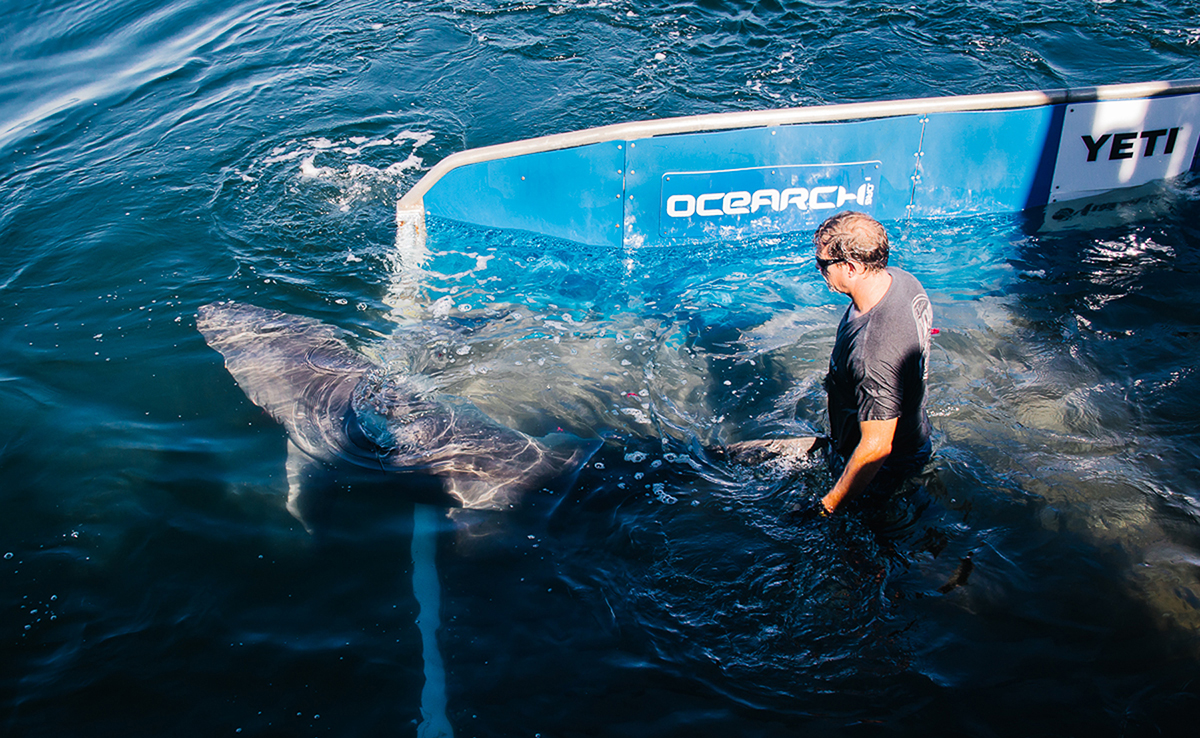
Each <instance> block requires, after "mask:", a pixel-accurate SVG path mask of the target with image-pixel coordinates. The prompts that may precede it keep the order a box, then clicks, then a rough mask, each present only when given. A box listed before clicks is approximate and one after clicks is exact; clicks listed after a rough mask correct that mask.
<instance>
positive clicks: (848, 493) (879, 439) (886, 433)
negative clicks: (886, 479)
mask: <svg viewBox="0 0 1200 738" xmlns="http://www.w3.org/2000/svg"><path fill="white" fill-rule="evenodd" d="M899 423H900V419H899V418H893V419H891V420H864V421H863V422H861V423H859V430H860V431H861V432H862V438H861V439H860V440H859V442H858V445H857V446H855V447H854V452H853V453H851V454H850V458H849V459H848V460H847V461H846V468H845V469H843V470H842V475H841V476H840V477H838V480H837V482H836V483H835V484H834V485H833V489H831V490H829V493H828V494H827V495H825V497H824V498H822V499H821V504H822V505H824V507H825V510H826V511H827V512H833V511H834V510H836V509H837V508H838V505H841V504H842V502H844V501H845V500H846V499H848V498H851V497H854V496H855V495H857V494H858V493H860V492H862V491H863V490H864V489H865V488H866V486H867V485H868V484H870V483H871V480H872V479H874V478H875V474H876V473H878V472H879V467H881V466H883V462H884V461H886V460H887V457H888V456H889V455H890V454H891V453H892V440H893V439H895V437H896V426H897V425H899Z"/></svg>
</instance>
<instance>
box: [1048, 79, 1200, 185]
mask: <svg viewBox="0 0 1200 738" xmlns="http://www.w3.org/2000/svg"><path fill="white" fill-rule="evenodd" d="M1197 123H1200V95H1179V96H1176V97H1163V98H1150V99H1142V100H1104V101H1101V102H1090V103H1072V104H1069V105H1068V106H1067V111H1066V117H1065V118H1064V120H1063V132H1062V139H1061V140H1060V143H1059V146H1058V160H1057V163H1056V164H1055V167H1054V181H1053V182H1052V183H1051V186H1050V202H1058V201H1060V200H1071V199H1076V198H1081V197H1088V196H1090V195H1094V194H1097V193H1101V192H1106V191H1109V190H1114V189H1118V188H1122V187H1136V186H1137V185H1141V184H1146V183H1147V182H1151V181H1153V180H1156V179H1165V178H1168V177H1174V176H1176V175H1178V174H1181V173H1183V172H1185V171H1187V170H1188V169H1190V168H1191V166H1192V157H1194V156H1195V154H1196V139H1197V134H1198V132H1200V126H1198V125H1197Z"/></svg>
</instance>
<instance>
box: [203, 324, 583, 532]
mask: <svg viewBox="0 0 1200 738" xmlns="http://www.w3.org/2000/svg"><path fill="white" fill-rule="evenodd" d="M196 327H197V328H198V329H199V330H200V333H201V334H203V336H204V339H205V340H206V341H207V342H208V345H209V346H211V347H212V348H214V349H216V350H217V351H219V352H220V353H221V354H222V355H223V356H224V357H225V366H226V368H227V369H228V370H229V373H230V374H232V375H233V378H234V379H235V380H237V383H238V385H239V386H240V387H241V388H242V390H243V391H244V392H245V393H246V395H247V396H248V397H249V398H250V400H251V401H252V402H254V404H256V405H258V406H259V407H261V408H263V409H264V410H266V411H267V412H268V413H269V414H270V415H271V417H272V418H274V419H275V420H276V421H277V422H279V423H280V424H282V425H283V426H284V427H285V428H286V429H287V433H288V460H287V471H288V509H289V510H290V511H291V512H292V514H293V515H296V517H297V518H300V517H301V515H300V512H299V507H298V502H299V495H300V491H301V486H302V484H303V482H304V481H305V479H306V478H309V477H312V476H315V475H317V474H319V473H323V472H324V471H325V470H328V469H330V468H334V467H341V468H343V469H345V468H347V466H349V467H351V468H357V470H359V471H360V472H361V473H366V474H368V475H370V476H378V475H380V474H403V475H407V476H406V477H404V478H400V477H396V478H395V480H396V482H397V483H398V484H399V483H402V482H405V481H407V482H409V483H411V484H412V486H413V487H414V488H415V487H417V486H419V482H421V481H430V480H432V481H433V482H435V483H436V484H438V485H439V486H440V487H441V491H442V492H443V493H444V494H445V495H446V496H447V497H448V498H449V499H447V502H448V503H449V504H451V505H457V506H461V507H467V508H493V509H499V508H503V507H507V506H509V505H511V504H512V503H513V502H515V501H516V500H517V498H518V497H519V496H520V495H521V494H522V493H524V492H527V491H530V490H537V489H539V488H541V487H544V486H548V485H553V484H562V483H564V482H566V483H568V484H569V483H570V482H571V481H572V480H573V479H574V477H575V475H576V474H577V473H578V471H579V469H580V468H581V467H582V466H583V465H584V464H585V463H587V461H588V459H589V458H591V456H592V454H594V453H595V452H596V450H597V449H598V448H599V447H600V445H601V442H600V441H598V440H590V441H589V440H583V439H580V438H578V437H576V436H573V435H569V434H550V435H548V436H544V437H541V438H534V437H532V436H529V435H526V434H525V433H521V432H520V431H517V430H515V429H512V428H509V427H507V426H504V425H501V424H500V423H497V422H496V421H494V420H492V419H491V418H489V417H488V416H487V415H485V414H484V413H483V412H482V411H480V410H479V409H478V408H476V407H475V406H474V405H472V404H471V403H469V402H467V401H465V400H462V399H458V398H452V397H447V396H445V395H438V394H436V393H431V392H429V391H427V390H425V389H424V388H423V387H422V383H421V382H419V381H416V379H415V378H413V377H410V376H403V375H394V374H389V373H387V372H385V371H384V370H383V368H382V367H380V366H379V365H377V364H375V363H374V362H372V361H370V360H369V359H368V358H367V357H365V356H363V355H362V354H360V353H358V352H356V351H354V350H353V349H351V348H350V346H349V345H348V344H347V342H346V340H345V336H346V334H345V333H344V332H343V331H342V330H340V329H338V328H335V327H334V326H331V325H327V324H324V323H321V322H319V321H316V320H313V319H311V318H305V317H301V316H297V315H289V314H287V313H282V312H279V311H276V310H267V309H264V308H260V307H256V306H254V305H247V304H242V303H235V302H220V303H212V304H209V305H205V306H204V307H202V308H200V311H199V313H198V315H197V318H196Z"/></svg>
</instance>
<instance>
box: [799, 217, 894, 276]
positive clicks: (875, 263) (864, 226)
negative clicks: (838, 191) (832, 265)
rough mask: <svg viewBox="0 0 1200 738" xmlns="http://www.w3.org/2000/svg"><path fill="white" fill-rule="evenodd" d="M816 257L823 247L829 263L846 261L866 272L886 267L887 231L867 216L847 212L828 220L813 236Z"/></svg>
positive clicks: (888, 247)
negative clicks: (854, 263) (863, 267)
mask: <svg viewBox="0 0 1200 738" xmlns="http://www.w3.org/2000/svg"><path fill="white" fill-rule="evenodd" d="M813 243H814V244H815V245H816V247H817V253H818V254H819V253H820V252H821V248H822V247H824V249H825V251H826V253H827V255H828V257H829V258H830V259H846V260H847V261H855V262H858V263H859V264H862V265H863V266H865V267H866V268H867V270H868V271H873V270H876V269H883V268H885V267H886V266H887V264H888V252H889V250H890V246H889V244H888V236H887V231H886V230H884V228H883V226H882V225H881V224H880V223H879V221H877V220H875V219H874V218H872V217H871V216H869V215H867V214H866V213H859V212H855V211H853V210H846V211H844V212H841V213H838V214H837V215H832V216H830V217H829V218H828V219H827V220H826V221H825V222H824V223H822V224H821V227H820V228H818V229H817V232H816V235H814V236H813Z"/></svg>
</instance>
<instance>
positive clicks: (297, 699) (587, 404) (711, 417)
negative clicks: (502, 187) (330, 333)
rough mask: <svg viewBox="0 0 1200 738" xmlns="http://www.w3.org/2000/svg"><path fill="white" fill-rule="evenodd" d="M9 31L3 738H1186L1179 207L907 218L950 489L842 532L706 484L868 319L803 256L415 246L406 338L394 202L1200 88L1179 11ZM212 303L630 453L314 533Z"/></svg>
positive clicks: (304, 5) (899, 232)
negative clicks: (476, 502)
mask: <svg viewBox="0 0 1200 738" xmlns="http://www.w3.org/2000/svg"><path fill="white" fill-rule="evenodd" d="M3 8H4V12H3V15H2V16H0V734H3V735H12V736H51V735H54V736H59V735H72V736H110V735H157V734H167V733H170V734H173V735H197V736H200V735H203V736H213V735H265V736H269V735H286V736H294V735H335V736H347V735H366V736H376V735H400V736H407V735H422V736H428V735H437V734H439V733H441V734H443V735H445V734H449V733H453V734H454V735H458V736H530V737H533V736H676V735H680V736H682V735H688V736H708V735H714V736H716V735H721V736H726V735H738V736H793V735H830V736H843V735H905V736H907V735H939V734H965V735H980V736H988V735H1054V736H1060V735H1088V736H1107V735H1114V736H1115V735H1131V736H1140V735H1185V734H1186V735H1190V734H1191V733H1192V732H1193V731H1194V722H1195V717H1196V715H1200V666H1198V662H1197V659H1198V657H1200V568H1198V567H1200V485H1198V484H1197V479H1198V472H1200V468H1198V467H1200V464H1198V463H1197V453H1198V450H1200V434H1198V432H1197V418H1198V417H1200V399H1197V398H1200V385H1198V380H1200V377H1198V376H1197V373H1196V369H1195V367H1196V364H1197V361H1198V359H1200V297H1198V296H1197V293H1196V289H1195V285H1196V284H1197V283H1198V275H1200V228H1198V227H1197V225H1196V224H1197V223H1200V185H1198V184H1197V183H1196V182H1195V181H1194V180H1193V179H1191V178H1190V177H1187V178H1184V179H1183V180H1181V181H1179V182H1174V183H1171V185H1170V186H1169V187H1167V188H1165V189H1164V191H1163V192H1162V193H1160V194H1159V195H1157V196H1156V197H1155V199H1154V203H1153V207H1152V208H1150V209H1148V210H1147V211H1144V212H1139V213H1131V214H1129V216H1128V217H1127V218H1124V219H1122V220H1121V221H1115V222H1110V223H1107V224H1105V225H1104V226H1103V227H1097V228H1095V229H1093V230H1089V231H1084V232H1060V233H1039V232H1037V231H1036V229H1034V228H1032V227H1031V226H1030V221H1027V220H1026V219H1024V218H1022V217H1018V216H997V217H987V218H970V219H948V220H932V221H905V222H894V223H889V224H888V226H889V228H890V230H891V232H892V235H893V243H894V244H895V260H896V263H898V264H899V265H900V266H902V267H903V268H906V269H908V270H909V271H912V272H913V273H914V274H916V275H917V276H918V277H920V278H921V280H922V281H923V282H924V283H925V285H926V287H927V289H928V290H929V294H930V297H931V300H932V301H933V304H934V309H935V326H936V327H937V328H938V331H939V332H938V335H937V336H936V338H935V342H934V353H933V361H932V365H931V369H930V371H931V381H930V386H931V391H930V411H931V415H932V419H933V423H934V426H935V429H936V437H935V456H934V459H933V462H932V463H931V465H930V467H929V468H928V469H927V470H926V472H925V473H924V474H922V475H921V477H920V478H918V479H917V480H915V481H914V483H913V484H912V485H911V486H910V487H909V488H908V489H907V490H906V491H905V494H904V495H902V496H901V497H899V498H897V499H895V500H892V501H891V502H889V503H888V504H887V505H884V506H881V507H880V509H878V510H876V511H871V510H858V511H855V512H852V513H850V514H847V515H845V516H840V517H839V518H838V519H836V520H835V521H833V522H831V523H824V524H815V523H811V522H804V521H796V520H794V519H791V518H789V517H788V516H787V515H786V510H787V508H788V507H789V506H790V505H791V504H793V503H795V502H796V501H798V500H803V499H807V498H808V497H810V496H812V495H813V494H816V493H818V492H819V491H820V490H821V489H823V488H824V487H827V486H828V485H829V484H830V479H829V474H828V472H827V470H826V469H825V468H824V467H823V466H821V465H819V464H814V465H811V466H802V467H797V468H781V467H778V466H763V467H758V468H745V467H736V466H731V465H729V464H727V463H724V462H722V461H721V460H719V459H714V458H713V457H712V456H711V455H710V454H708V453H707V452H706V450H705V449H706V447H707V446H710V445H712V444H715V443H724V442H728V441H733V440H740V439H745V438H755V437H761V436H764V435H772V434H786V433H798V434H811V433H813V432H820V431H822V430H823V429H824V425H823V424H824V418H823V416H822V411H823V397H822V393H821V389H820V378H821V375H822V374H823V371H824V366H825V362H826V361H827V358H828V352H829V349H830V346H831V344H832V339H833V332H834V326H835V324H836V321H837V319H838V317H839V315H840V313H841V311H842V310H844V308H845V303H844V301H843V299H842V298H839V297H838V296H836V295H833V294H831V293H829V292H828V290H827V289H826V288H825V286H824V284H823V282H822V281H821V279H820V277H819V275H818V274H817V272H816V270H815V268H814V265H813V260H812V255H811V251H810V247H809V245H808V241H809V234H795V235H794V236H788V237H774V238H765V239H757V240H751V241H743V242H735V243H714V244H709V245H705V246H703V247H699V248H689V249H687V250H686V251H673V250H666V249H662V250H655V249H631V250H620V251H616V250H611V249H598V248H591V247H581V246H578V245H575V244H568V243H562V242H556V241H551V240H547V239H541V238H537V237H533V236H530V235H528V234H514V233H502V232H494V231H485V230H480V229H474V228H470V227H467V226H464V225H461V224H456V223H449V222H438V221H434V222H432V223H431V224H430V231H431V238H430V242H429V248H430V259H429V262H428V263H427V264H426V265H425V268H424V271H423V272H422V273H420V274H419V275H418V276H419V279H418V280H417V282H416V283H415V284H414V283H412V282H411V281H409V282H406V283H404V284H403V285H401V287H402V290H401V291H402V292H403V297H404V298H405V300H408V302H407V303H405V309H404V310H397V309H396V306H397V295H398V289H401V288H398V287H397V285H398V283H400V282H402V281H403V279H410V280H411V278H412V274H404V275H400V274H398V273H397V267H396V259H395V245H394V241H395V232H394V219H393V207H394V203H395V201H396V198H397V197H398V196H399V195H401V194H403V192H404V191H406V190H407V188H408V187H410V186H411V185H412V184H414V183H415V182H416V181H417V180H418V179H419V178H420V176H421V175H422V174H423V173H424V172H425V171H427V170H428V169H429V168H430V167H432V166H433V165H434V164H435V163H436V162H437V161H439V160H440V159H442V158H443V157H445V156H447V155H449V154H450V153H453V152H455V151H459V150H462V149H464V148H468V147H475V146H482V145H488V144H494V143H500V142H505V141H511V140H515V139H520V138H526V137H531V136H537V135H543V134H550V133H557V132H561V131H566V130H573V129H579V128H584V127H589V126H595V125H602V124H607V123H616V122H623V121H630V120H640V119H648V118H656V117H665V116H673V115H684V114H694V113H709V112H725V111H733V110H748V109H765V108H771V107H780V106H791V105H810V104H819V103H838V102H851V101H865V100H876V99H890V98H905V97H917V96H928V95H942V94H965V93H975V92H1001V91H1012V90H1022V89H1037V88H1059V87H1067V86H1087V85H1094V84H1107V83H1121V82H1136V81H1147V80H1156V79H1184V78H1193V77H1200V6H1198V5H1197V4H1196V3H1194V2H1172V3H1167V2H1165V1H1158V0H1143V1H1140V2H1134V1H1130V2H1093V1H1084V0H1066V1H1065V2H1044V1H1039V0H1026V1H1022V2H1015V1H1008V0H993V1H991V2H932V3H924V4H911V3H909V4H892V3H882V2H850V1H849V0H845V1H837V0H810V1H809V2H756V3H724V2H712V1H705V2H690V3H674V2H672V3H668V2H647V1H638V0H612V1H611V2H609V1H604V0H589V1H587V2H571V1H568V0H561V1H559V2H541V1H540V0H533V1H530V2H483V1H474V2H467V1H463V2H435V1H433V0H418V1H413V2H403V3H400V2H390V3H385V2H379V1H378V0H358V1H354V2H337V3H332V2H331V3H319V2H274V3H268V2H261V1H258V0H254V1H247V2H228V1H226V0H214V1H210V2H204V3H201V2H195V1H193V0H184V1H177V2H157V3H152V2H138V1H135V0H116V1H115V2H113V1H112V0H110V1H109V2H104V3H101V2H94V1H86V2H84V1H80V0H72V1H69V2H25V3H17V2H12V1H11V0H9V1H6V2H3ZM1035 220H1036V219H1035ZM402 278H403V279H402ZM226 299H235V300H242V301H247V302H252V303H255V304H258V305H262V306H264V307H270V308H275V309H279V310H284V311H287V312H290V313H295V314H300V315H305V316H309V317H313V318H317V319H319V320H322V321H325V322H327V323H330V324H334V325H337V326H340V327H341V328H343V329H345V330H347V331H348V332H349V333H350V334H351V335H353V336H354V341H355V345H356V347H358V348H359V349H360V350H362V351H363V352H365V353H367V354H369V355H371V356H372V357H374V358H376V359H377V360H379V361H381V362H383V363H385V364H386V365H387V366H388V367H389V368H390V369H391V370H393V371H395V372H403V373H416V374H420V375H421V376H422V377H424V379H422V381H424V382H428V383H429V384H430V386H431V387H435V388H437V389H439V390H441V391H444V392H447V393H451V394H454V395H458V396H460V397H465V398H468V399H469V400H471V401H472V402H474V403H475V404H476V405H478V406H479V407H480V408H482V409H483V410H485V411H486V412H488V413H489V414H490V415H491V416H492V417H493V418H495V419H497V420H499V421H501V422H504V423H506V424H509V425H511V426H513V427H517V428H520V429H521V430H524V431H527V432H530V433H534V434H542V433H546V432H550V431H555V430H557V429H560V428H561V429H564V430H567V431H571V432H574V433H577V434H579V435H581V436H587V437H599V438H603V439H604V441H605V443H604V446H603V448H602V449H601V450H600V452H598V453H597V455H596V457H594V459H593V462H592V463H591V464H589V466H588V467H587V468H585V469H584V470H583V471H582V473H581V474H580V477H579V479H578V481H577V482H576V484H575V485H574V487H573V488H572V489H571V490H570V491H569V492H566V493H563V492H560V493H557V494H550V493H548V492H545V493H532V494H530V495H528V497H527V499H525V500H522V501H521V503H520V504H518V505H516V506H515V507H514V508H513V509H511V510H505V511H499V512H484V511H462V510H458V511H449V510H444V509H440V508H421V509H419V510H415V509H414V506H413V504H412V502H411V500H410V499H408V498H407V497H406V496H405V495H404V489H403V485H401V484H398V485H397V486H396V488H394V489H393V488H385V489H361V488H353V487H345V488H342V489H340V490H338V491H337V493H336V494H334V495H331V496H330V499H327V500H324V501H323V503H324V504H323V505H322V514H321V515H320V517H319V518H318V519H316V520H314V521H311V525H310V527H311V528H312V530H311V531H310V530H306V528H305V526H303V525H301V524H300V522H299V521H297V520H296V519H295V518H293V517H292V516H291V515H290V514H289V513H288V512H287V510H286V509H285V505H284V499H285V494H286V488H287V481H286V475H285V472H284V459H285V434H284V432H283V430H282V429H281V428H280V427H279V426H278V425H276V424H275V423H274V422H273V421H272V420H271V419H270V418H269V417H268V416H266V415H265V414H264V413H263V412H262V411H260V410H259V409H258V408H256V407H255V406H254V405H253V404H251V403H250V401H249V400H247V399H246V397H245V395H244V394H243V393H242V391H241V390H240V389H238V387H237V385H236V384H235V383H234V381H233V379H232V377H231V376H230V375H229V374H228V372H227V371H226V370H225V369H224V367H223V363H222V360H221V357H220V356H219V355H218V354H217V353H216V352H214V351H212V350H211V349H210V348H208V346H207V345H206V344H205V343H204V341H203V339H202V337H201V336H200V334H199V333H198V332H197V331H196V328H195V313H196V310H197V309H198V308H199V307H200V306H201V305H203V304H206V303H208V302H211V301H214V300H226ZM415 315H416V316H420V317H422V318H425V319H423V320H420V321H418V320H414V316H415ZM414 531H415V534H414ZM414 539H415V540H414ZM431 575H432V577H433V578H432V579H431V578H430V577H431ZM431 595H432V596H433V597H434V598H435V599H436V603H435V604H436V608H437V609H436V618H435V617H434V613H433V612H432V611H431V610H430V609H429V608H430V605H431V602H432V600H431V599H430V597H431ZM422 608H425V609H424V610H422ZM430 634H432V635H430ZM439 663H440V666H441V669H440V670H439V669H438V668H437V665H438V664H439Z"/></svg>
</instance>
